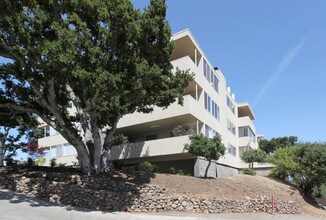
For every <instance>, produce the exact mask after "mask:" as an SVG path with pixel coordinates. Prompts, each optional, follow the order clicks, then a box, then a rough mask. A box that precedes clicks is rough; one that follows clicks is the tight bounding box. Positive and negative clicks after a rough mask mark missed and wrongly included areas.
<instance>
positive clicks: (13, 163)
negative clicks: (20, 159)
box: [5, 157, 17, 167]
mask: <svg viewBox="0 0 326 220" xmlns="http://www.w3.org/2000/svg"><path fill="white" fill-rule="evenodd" d="M5 161H6V166H10V167H13V166H16V165H17V163H16V161H15V160H14V159H12V158H11V157H6V158H5Z"/></svg>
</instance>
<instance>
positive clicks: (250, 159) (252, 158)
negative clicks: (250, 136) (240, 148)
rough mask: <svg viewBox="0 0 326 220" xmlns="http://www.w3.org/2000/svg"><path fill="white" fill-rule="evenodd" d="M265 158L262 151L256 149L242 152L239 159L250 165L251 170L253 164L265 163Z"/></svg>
mask: <svg viewBox="0 0 326 220" xmlns="http://www.w3.org/2000/svg"><path fill="white" fill-rule="evenodd" d="M265 158H266V153H265V152H264V151H262V150H259V149H256V150H251V149H250V150H247V151H245V152H243V154H242V155H241V159H242V160H243V161H244V162H246V163H249V164H251V168H254V167H253V164H254V162H257V163H262V162H264V161H265Z"/></svg>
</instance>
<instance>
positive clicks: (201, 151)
mask: <svg viewBox="0 0 326 220" xmlns="http://www.w3.org/2000/svg"><path fill="white" fill-rule="evenodd" d="M189 139H190V144H186V145H185V147H184V150H185V151H188V152H189V153H190V154H192V155H193V156H196V157H205V158H206V159H207V160H208V165H207V168H206V171H205V178H206V177H207V173H208V169H209V167H210V165H211V162H212V160H218V159H219V158H220V157H221V156H223V155H224V154H225V146H224V144H223V143H222V141H221V137H220V136H215V137H213V138H208V137H206V136H204V135H203V134H199V135H192V136H190V137H189Z"/></svg>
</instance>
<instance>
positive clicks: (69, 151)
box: [63, 143, 77, 156]
mask: <svg viewBox="0 0 326 220" xmlns="http://www.w3.org/2000/svg"><path fill="white" fill-rule="evenodd" d="M76 154H77V151H76V149H75V148H74V147H73V146H72V145H71V144H69V143H65V144H63V156H73V155H76Z"/></svg>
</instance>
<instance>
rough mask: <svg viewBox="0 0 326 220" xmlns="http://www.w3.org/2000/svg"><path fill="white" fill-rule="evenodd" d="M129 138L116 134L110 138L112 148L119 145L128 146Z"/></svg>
mask: <svg viewBox="0 0 326 220" xmlns="http://www.w3.org/2000/svg"><path fill="white" fill-rule="evenodd" d="M128 143H129V138H128V136H126V135H125V134H123V133H116V134H114V135H113V137H112V144H111V145H112V146H115V145H120V144H128Z"/></svg>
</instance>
